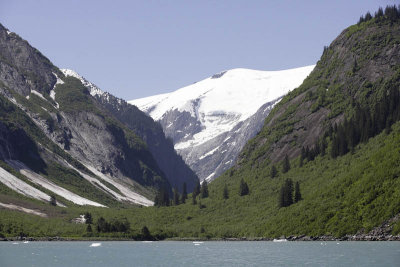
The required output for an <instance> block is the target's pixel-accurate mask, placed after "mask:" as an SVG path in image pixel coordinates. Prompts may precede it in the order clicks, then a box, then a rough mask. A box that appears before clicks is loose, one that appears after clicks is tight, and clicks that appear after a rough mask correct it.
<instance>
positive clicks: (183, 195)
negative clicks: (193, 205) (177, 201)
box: [181, 183, 188, 203]
mask: <svg viewBox="0 0 400 267" xmlns="http://www.w3.org/2000/svg"><path fill="white" fill-rule="evenodd" d="M187 198H188V196H187V188H186V183H183V188H182V200H181V202H182V203H185V202H186V199H187Z"/></svg>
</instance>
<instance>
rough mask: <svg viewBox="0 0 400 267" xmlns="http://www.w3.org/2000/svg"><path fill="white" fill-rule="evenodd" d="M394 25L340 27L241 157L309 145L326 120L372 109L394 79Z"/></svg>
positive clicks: (398, 57)
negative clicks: (311, 67)
mask: <svg viewBox="0 0 400 267" xmlns="http://www.w3.org/2000/svg"><path fill="white" fill-rule="evenodd" d="M399 35H400V27H399V25H398V23H395V22H393V21H392V22H391V21H390V20H388V19H374V20H372V21H369V22H364V23H361V24H357V25H354V26H351V27H349V28H348V29H346V30H344V31H343V32H342V33H341V34H340V35H339V36H338V37H337V38H336V39H335V40H334V41H333V42H332V43H331V45H330V46H329V47H325V49H324V53H323V55H322V57H321V59H320V61H319V62H318V63H317V65H316V67H315V69H314V70H313V72H312V73H311V74H310V76H309V77H308V78H307V79H306V80H305V81H304V83H303V84H302V85H301V86H300V88H298V89H297V90H295V91H293V92H290V93H289V94H288V95H287V96H286V97H284V98H283V100H282V101H281V102H280V103H279V104H278V105H277V107H276V108H275V109H274V111H273V112H272V114H270V116H269V117H268V119H267V120H266V123H265V125H264V127H263V129H262V130H261V133H260V134H258V135H257V137H256V138H255V139H254V140H251V142H249V144H248V145H247V146H246V147H245V148H244V150H243V153H242V155H241V156H240V160H239V165H240V164H241V162H245V161H249V160H251V161H254V162H260V163H261V162H263V161H269V160H270V161H272V162H278V161H280V160H282V159H283V158H284V157H285V155H288V156H289V158H294V157H297V156H298V155H300V150H301V148H302V147H309V148H312V147H313V146H314V145H315V143H316V141H317V140H318V139H319V138H320V137H321V135H322V134H324V133H325V131H326V130H328V128H329V127H330V126H334V124H335V123H336V124H339V123H340V122H342V121H343V120H344V119H345V118H346V117H347V118H349V117H351V116H352V115H353V114H354V112H355V109H356V108H358V107H363V108H367V109H373V108H374V105H375V104H376V103H377V102H379V101H380V100H381V99H382V96H383V95H384V94H385V93H387V90H388V84H390V83H393V82H397V81H396V79H398V76H397V75H398V71H399V70H398V68H399V63H400V45H399Z"/></svg>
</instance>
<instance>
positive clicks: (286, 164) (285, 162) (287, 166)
mask: <svg viewBox="0 0 400 267" xmlns="http://www.w3.org/2000/svg"><path fill="white" fill-rule="evenodd" d="M289 170H290V162H289V158H288V155H286V156H285V159H284V160H283V166H282V172H283V173H287V172H288V171H289Z"/></svg>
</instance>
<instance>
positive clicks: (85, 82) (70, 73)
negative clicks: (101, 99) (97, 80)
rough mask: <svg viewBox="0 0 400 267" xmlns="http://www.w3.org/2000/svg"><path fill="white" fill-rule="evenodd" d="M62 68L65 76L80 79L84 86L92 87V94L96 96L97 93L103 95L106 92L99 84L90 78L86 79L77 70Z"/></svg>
mask: <svg viewBox="0 0 400 267" xmlns="http://www.w3.org/2000/svg"><path fill="white" fill-rule="evenodd" d="M60 70H61V72H62V73H63V74H64V75H65V76H71V77H75V78H77V79H78V80H80V81H81V82H82V84H83V85H84V86H86V87H87V88H89V89H90V94H91V95H92V96H96V95H100V96H101V95H103V94H104V91H102V90H101V89H100V88H99V87H98V86H97V85H95V84H94V83H91V82H89V81H88V80H86V79H85V78H84V77H83V76H82V75H80V74H79V73H77V72H76V71H74V70H71V69H60Z"/></svg>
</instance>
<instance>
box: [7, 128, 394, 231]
mask: <svg viewBox="0 0 400 267" xmlns="http://www.w3.org/2000/svg"><path fill="white" fill-rule="evenodd" d="M398 162H400V123H397V124H396V125H394V126H393V131H392V132H391V133H390V134H386V133H382V134H380V135H379V136H377V137H375V138H372V139H371V140H370V141H369V142H368V143H367V144H362V145H360V146H359V147H358V148H357V149H356V150H355V152H354V153H353V154H351V153H349V154H347V155H345V156H343V157H339V158H337V159H330V158H329V157H328V156H325V157H317V158H316V160H314V161H312V162H308V163H306V164H305V165H304V166H303V167H301V168H300V167H298V166H296V163H295V161H292V162H291V164H292V168H291V170H290V171H289V172H288V173H286V174H282V173H279V175H278V177H276V178H274V179H272V178H270V177H269V168H268V167H265V168H262V167H260V168H248V169H245V168H243V169H242V170H243V171H239V172H238V173H235V174H233V176H232V177H229V179H225V178H228V176H229V172H227V173H225V174H224V176H223V177H221V178H219V179H217V180H215V181H214V182H213V183H212V186H210V197H209V198H207V199H202V200H201V203H202V205H205V208H202V209H200V207H199V205H192V204H191V200H188V201H187V202H188V203H186V204H183V205H180V206H174V207H168V208H166V207H162V208H156V207H150V208H138V207H128V206H122V207H120V208H113V209H105V208H92V207H78V206H73V207H71V208H69V209H63V208H58V207H47V208H45V209H44V210H47V209H52V210H53V209H55V210H57V212H56V213H55V214H56V217H52V218H50V219H39V221H40V222H41V223H40V224H38V223H37V217H34V216H30V215H22V214H21V213H17V214H18V216H16V215H15V214H16V212H11V211H4V210H0V213H1V216H0V224H2V225H3V227H7V229H8V228H9V226H7V225H10V224H12V225H16V226H18V227H23V228H24V232H26V233H28V234H30V235H32V236H43V235H50V236H51V235H60V236H81V235H82V234H84V233H85V228H86V226H84V225H75V224H72V223H70V222H69V220H70V219H72V218H73V217H77V216H78V215H79V214H82V213H83V212H85V211H90V212H92V214H93V217H94V221H96V220H97V218H99V217H100V216H103V217H105V218H106V219H107V220H111V219H113V218H123V217H126V218H127V219H128V220H129V221H130V223H131V228H132V229H133V230H134V231H139V229H141V227H143V226H144V225H146V226H148V227H149V229H150V231H151V232H152V233H154V234H164V235H166V236H170V237H172V236H179V237H207V236H208V237H242V236H247V237H261V236H263V237H278V236H281V235H292V234H294V235H299V234H307V235H323V234H332V235H335V236H343V235H345V234H354V233H356V232H357V231H358V230H359V229H361V228H365V229H366V230H367V231H368V230H370V229H371V228H372V227H374V226H377V225H379V224H380V223H381V222H382V221H384V220H386V219H389V218H391V217H392V216H393V215H395V214H398V213H399V212H400V179H399V178H398V177H399V175H400V166H398V164H397V163H398ZM241 178H244V179H245V181H246V182H247V183H248V184H249V187H250V195H248V196H243V197H240V196H239V195H238V189H239V181H240V179H241ZM286 178H292V179H293V180H294V181H299V182H300V185H301V191H302V195H303V200H302V201H300V202H298V203H297V204H294V205H292V206H290V207H286V208H281V209H279V208H278V205H277V204H278V192H279V188H280V186H281V185H282V183H283V181H284V180H285V179H286ZM225 181H226V182H227V184H228V188H229V193H230V198H229V199H228V200H223V199H222V191H223V187H224V182H225ZM37 205H39V204H37ZM40 205H42V206H43V204H40ZM42 208H43V207H42ZM53 213H54V211H53ZM61 213H64V214H63V215H62V216H60V214H61ZM57 214H58V215H57ZM33 218H35V219H34V220H33ZM202 228H203V230H204V231H202ZM16 229H17V228H16ZM18 229H19V228H18ZM48 229H51V231H48ZM395 229H397V230H396V231H398V229H400V227H399V226H397V228H396V227H395ZM2 232H3V234H5V235H11V236H12V235H15V234H17V233H16V232H15V231H14V232H11V233H8V232H7V231H4V230H3V231H2ZM55 233H56V234H55Z"/></svg>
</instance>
